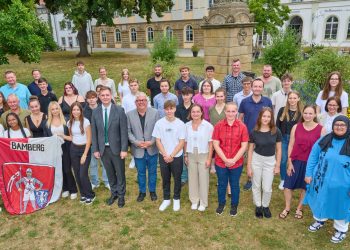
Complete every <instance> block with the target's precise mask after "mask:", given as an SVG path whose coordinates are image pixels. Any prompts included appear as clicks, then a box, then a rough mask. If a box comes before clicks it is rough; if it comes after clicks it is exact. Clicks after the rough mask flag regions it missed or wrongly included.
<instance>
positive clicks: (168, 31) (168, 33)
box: [165, 26, 173, 40]
mask: <svg viewBox="0 0 350 250" xmlns="http://www.w3.org/2000/svg"><path fill="white" fill-rule="evenodd" d="M165 36H166V37H167V38H168V40H170V39H172V38H173V30H172V29H171V27H170V26H167V27H166V28H165Z"/></svg>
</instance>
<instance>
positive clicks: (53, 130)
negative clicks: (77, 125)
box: [51, 125, 64, 135]
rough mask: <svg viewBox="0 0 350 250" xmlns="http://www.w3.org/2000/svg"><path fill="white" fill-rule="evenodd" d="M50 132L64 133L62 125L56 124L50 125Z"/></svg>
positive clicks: (55, 133)
mask: <svg viewBox="0 0 350 250" xmlns="http://www.w3.org/2000/svg"><path fill="white" fill-rule="evenodd" d="M51 133H52V134H53V135H60V134H61V135H63V134H64V128H63V125H61V126H58V127H56V126H53V125H51Z"/></svg>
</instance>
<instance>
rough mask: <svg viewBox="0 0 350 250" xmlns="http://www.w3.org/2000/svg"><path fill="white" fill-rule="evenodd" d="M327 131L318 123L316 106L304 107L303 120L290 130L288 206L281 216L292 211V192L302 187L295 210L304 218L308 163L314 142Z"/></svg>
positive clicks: (286, 181) (286, 185)
mask: <svg viewBox="0 0 350 250" xmlns="http://www.w3.org/2000/svg"><path fill="white" fill-rule="evenodd" d="M325 133H326V130H325V128H323V127H322V126H321V125H320V124H318V123H317V118H316V107H315V106H314V105H307V106H305V107H304V109H303V114H302V118H301V122H299V123H297V124H295V125H294V126H293V128H292V131H291V132H290V141H289V146H288V168H287V176H286V179H285V181H284V198H285V201H286V207H285V208H284V210H283V211H282V213H280V215H279V217H280V218H281V219H284V218H286V217H287V215H288V214H289V211H290V204H291V201H292V194H293V193H292V192H293V190H295V189H301V192H300V196H299V203H298V207H297V209H296V212H295V216H294V217H295V218H296V219H302V218H303V212H302V208H303V203H302V202H303V200H304V196H305V189H306V183H305V181H304V178H305V171H306V163H307V159H308V157H309V154H310V152H311V148H312V146H313V145H314V143H315V142H316V141H317V140H318V139H319V138H320V137H321V135H324V134H325Z"/></svg>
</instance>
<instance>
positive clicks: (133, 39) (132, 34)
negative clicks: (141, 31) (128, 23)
mask: <svg viewBox="0 0 350 250" xmlns="http://www.w3.org/2000/svg"><path fill="white" fill-rule="evenodd" d="M130 38H131V42H136V41H137V32H136V29H135V28H132V29H130Z"/></svg>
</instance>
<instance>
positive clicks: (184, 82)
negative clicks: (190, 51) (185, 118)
mask: <svg viewBox="0 0 350 250" xmlns="http://www.w3.org/2000/svg"><path fill="white" fill-rule="evenodd" d="M180 73H181V77H180V78H179V79H178V80H177V81H176V82H175V86H174V90H175V94H176V95H177V98H179V103H182V102H183V100H182V94H181V91H182V89H183V88H184V87H188V88H190V89H192V90H193V92H194V95H195V94H197V93H198V83H197V82H196V80H195V79H193V78H192V77H191V76H190V68H189V67H188V66H181V67H180Z"/></svg>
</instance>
